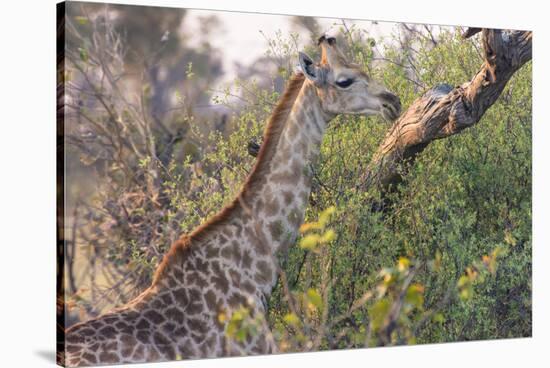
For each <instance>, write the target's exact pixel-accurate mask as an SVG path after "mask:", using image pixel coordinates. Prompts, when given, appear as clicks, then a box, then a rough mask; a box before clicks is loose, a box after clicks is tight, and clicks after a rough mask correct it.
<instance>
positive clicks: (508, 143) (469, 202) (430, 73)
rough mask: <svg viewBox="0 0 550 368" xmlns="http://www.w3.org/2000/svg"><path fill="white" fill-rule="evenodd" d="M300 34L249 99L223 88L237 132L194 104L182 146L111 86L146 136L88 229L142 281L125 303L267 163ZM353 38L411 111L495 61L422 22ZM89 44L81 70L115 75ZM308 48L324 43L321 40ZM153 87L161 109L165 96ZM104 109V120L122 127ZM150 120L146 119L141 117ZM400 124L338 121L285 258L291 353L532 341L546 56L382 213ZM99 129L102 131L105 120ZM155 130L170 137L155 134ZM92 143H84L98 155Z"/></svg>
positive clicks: (281, 304) (184, 119) (425, 160)
mask: <svg viewBox="0 0 550 368" xmlns="http://www.w3.org/2000/svg"><path fill="white" fill-rule="evenodd" d="M83 26H85V24H84V25H83ZM293 37H296V36H292V37H290V38H289V39H288V40H287V39H286V38H285V37H282V35H279V36H277V37H276V38H275V39H274V40H271V42H270V49H269V51H268V54H267V56H268V57H272V58H273V60H275V61H276V62H277V69H276V70H275V71H274V72H273V73H272V75H270V79H271V81H273V83H270V84H267V86H265V85H260V84H258V83H256V82H255V81H254V80H242V81H241V80H239V81H235V85H234V86H233V87H234V88H236V91H237V92H235V90H233V91H231V94H234V93H239V94H240V96H244V97H243V98H241V99H240V100H238V102H235V100H234V99H232V98H231V96H230V91H226V94H225V95H223V94H222V95H220V96H218V97H217V99H216V102H217V103H219V104H222V105H226V106H229V107H230V108H231V111H232V113H231V115H230V117H229V122H228V123H227V126H225V127H224V128H223V129H215V124H214V123H212V122H208V121H206V120H205V119H200V118H199V117H197V116H195V114H194V113H193V110H192V109H189V108H184V107H182V108H181V109H179V110H176V111H175V112H174V113H173V114H171V115H169V116H168V117H167V118H166V123H165V124H166V125H167V128H168V130H173V131H176V130H177V129H179V128H178V127H179V126H183V125H184V126H185V127H186V128H185V133H184V135H183V136H182V137H179V136H178V137H177V139H176V138H174V139H173V141H167V140H166V139H165V137H164V136H162V135H161V134H162V130H156V129H150V130H147V124H152V125H153V124H155V122H154V119H150V120H151V122H149V120H148V119H149V118H148V117H147V116H146V114H145V116H143V115H142V114H137V113H136V114H135V113H134V112H133V111H132V109H133V107H132V105H131V104H128V105H125V102H124V101H123V99H121V98H120V96H119V97H118V98H117V92H116V91H114V92H105V95H104V97H105V98H106V99H107V100H109V101H112V102H113V104H112V105H110V106H111V107H110V108H111V109H112V110H113V114H114V115H115V116H119V117H120V118H121V121H123V122H124V124H125V125H126V127H125V128H123V129H121V130H120V131H122V132H123V133H124V134H127V135H129V136H130V135H132V136H133V137H134V138H132V140H131V144H129V147H130V148H128V147H126V146H127V145H125V144H120V146H121V148H120V151H119V150H118V146H117V143H116V142H115V143H113V145H114V147H113V149H112V152H113V154H112V157H102V158H101V160H100V161H101V163H100V164H99V163H98V161H97V157H96V160H94V161H93V162H94V163H93V167H94V169H93V173H94V175H97V177H99V178H100V179H99V180H98V181H99V182H103V183H104V184H98V186H97V188H96V189H95V191H94V193H93V195H92V196H90V197H89V198H88V199H87V200H85V201H84V202H86V205H85V206H83V208H81V209H80V210H79V211H80V212H81V213H83V215H82V216H85V219H86V222H87V223H88V224H89V225H88V226H87V227H86V228H84V229H82V231H81V234H80V235H75V236H76V237H79V238H82V239H83V240H81V241H83V242H84V241H90V242H91V243H93V244H96V245H97V244H100V245H101V246H100V247H98V248H97V249H96V252H97V256H98V258H103V259H105V260H107V261H106V263H105V265H104V266H105V267H107V266H106V265H107V264H108V265H109V267H112V268H113V269H115V270H116V272H117V273H120V274H125V275H131V277H129V278H128V280H130V284H129V285H127V286H126V287H125V288H117V289H116V292H117V293H120V294H121V295H123V297H124V298H123V299H122V300H124V299H125V298H126V297H129V296H131V295H134V294H135V292H136V291H139V290H141V288H143V287H144V286H146V285H147V284H148V282H149V280H150V277H151V275H152V272H153V270H154V267H155V266H156V264H157V262H158V261H159V259H160V256H161V255H162V254H163V253H164V252H165V251H166V250H167V248H168V247H169V245H170V243H171V242H172V241H173V240H174V239H175V238H176V237H177V236H178V235H179V234H180V233H182V232H187V231H190V230H191V229H193V228H194V227H195V226H197V225H198V224H200V223H201V222H202V221H204V220H205V219H206V218H208V217H209V216H211V215H212V214H214V213H215V212H216V211H218V210H219V209H220V208H221V207H222V206H223V205H224V203H227V202H228V201H229V200H231V199H232V198H233V197H234V195H235V194H236V193H237V191H238V190H239V189H240V183H242V181H243V180H244V178H245V176H246V174H247V172H248V170H250V168H251V167H252V165H253V162H254V158H253V157H251V156H250V155H249V154H248V152H247V145H248V143H249V142H250V141H251V140H254V141H259V140H260V137H261V134H262V130H263V127H264V124H265V122H266V120H267V118H268V116H269V114H270V112H271V110H272V108H273V105H274V103H275V102H276V101H277V99H278V97H279V95H280V91H277V90H275V89H274V87H273V86H275V85H276V83H275V81H276V80H279V79H283V80H286V79H288V78H289V76H290V75H291V73H292V70H291V68H292V65H293V63H294V60H295V59H293V57H294V56H295V55H296V54H297V50H296V48H295V42H293V41H292V40H293ZM342 37H343V38H345V39H346V40H347V41H348V44H349V45H350V46H349V47H348V49H347V50H346V52H347V53H348V54H349V56H350V57H351V58H353V59H354V60H355V61H356V62H358V63H361V64H362V65H364V67H365V69H366V70H368V71H369V73H370V74H371V75H372V77H373V78H375V79H377V80H379V81H381V82H382V83H383V84H385V85H386V86H387V87H388V89H390V90H392V91H393V92H395V93H396V94H397V95H398V96H400V98H401V101H402V104H403V106H404V107H405V108H406V107H407V106H408V105H410V103H411V102H412V101H413V100H414V99H415V98H417V97H418V96H419V95H421V94H422V92H423V91H425V90H427V89H429V88H431V87H432V86H434V85H436V84H439V83H449V84H451V85H460V84H462V83H464V82H467V81H469V80H470V79H471V78H472V77H473V76H474V75H475V73H476V72H477V70H478V69H479V67H480V65H481V64H482V62H483V60H482V57H481V55H480V52H479V49H480V45H479V43H478V42H477V41H475V40H468V41H465V40H463V39H461V38H460V37H459V36H458V32H456V30H447V29H442V30H441V31H440V32H439V33H437V35H436V36H435V38H434V37H433V35H432V34H429V35H428V34H427V33H422V32H420V31H417V32H416V33H409V38H408V39H406V42H385V43H378V42H377V40H374V39H372V38H370V37H367V36H365V33H364V32H362V31H361V30H359V29H353V28H352V29H348V28H344V29H342ZM394 41H395V40H394ZM399 41H402V40H401V39H400V40H399ZM86 47H87V46H82V50H84V49H85V54H84V56H83V55H82V52H81V54H80V55H75V56H74V58H73V59H72V63H73V64H74V65H77V66H78V67H74V66H73V68H72V70H73V72H74V73H75V74H78V73H80V74H84V73H87V72H89V73H91V72H92V71H93V70H94V68H96V69H97V68H101V63H99V62H97V63H96V64H94V57H95V54H94V50H93V47H91V46H90V47H87V48H86ZM96 51H97V50H96ZM308 51H309V53H310V54H312V55H314V54H315V53H316V52H317V51H316V48H315V46H313V44H312V45H311V46H309V47H308ZM96 54H97V53H96ZM98 57H100V56H98ZM69 70H71V68H69ZM113 73H115V72H113ZM73 78H77V77H76V76H73ZM194 78H195V79H196V78H200V75H195V74H194V72H193V65H192V64H190V65H188V73H187V75H186V80H187V81H188V83H192V82H193V80H194ZM112 87H113V86H112V85H111V86H110V88H112ZM106 90H107V91H109V88H106ZM142 93H143V98H142V102H143V103H144V104H145V105H147V103H148V98H151V96H150V95H149V94H148V93H150V91H148V89H147V88H145V87H144V88H143V91H142ZM105 110H106V109H105V108H99V111H100V112H96V115H95V116H96V117H93V118H90V120H93V121H94V122H95V123H96V125H99V126H100V127H101V126H109V127H108V128H106V129H107V132H106V133H104V134H112V133H110V132H109V129H114V128H112V125H109V122H110V121H111V120H110V118H109V117H108V115H109V111H105ZM136 110H137V109H136ZM104 115H105V116H107V117H104ZM137 116H139V119H141V120H140V121H134V120H133V119H136V118H137ZM115 120H116V119H115ZM388 128H389V125H388V123H387V122H385V121H383V120H382V119H380V118H376V117H374V118H364V117H355V116H340V117H337V118H336V119H335V120H334V121H333V122H332V123H331V125H330V127H329V129H328V132H327V134H326V136H325V139H324V143H323V145H322V148H321V158H320V161H319V164H318V166H317V168H316V170H315V175H314V184H313V192H312V195H311V198H310V205H309V207H308V210H307V214H306V225H304V226H303V228H302V230H303V234H302V236H301V237H300V239H299V240H298V242H297V244H296V246H294V247H292V248H291V249H290V251H289V253H288V254H287V255H284V256H282V257H281V260H280V261H281V265H282V269H283V270H284V274H283V275H282V277H280V279H279V282H278V284H277V286H276V288H275V290H274V292H273V294H272V296H271V298H270V300H269V314H268V316H267V322H268V323H269V325H270V326H271V327H272V330H273V331H274V336H275V338H276V341H277V342H278V344H279V347H280V349H281V350H282V351H296V350H300V351H302V350H317V349H329V348H330V349H334V348H350V347H361V346H374V345H391V344H406V343H430V342H448V341H463V340H476V339H492V338H509V337H521V336H530V335H531V245H532V239H531V208H532V201H531V64H530V63H529V64H527V65H526V66H524V67H523V68H522V69H520V70H519V71H518V72H517V73H516V75H514V76H513V78H512V79H511V80H510V82H509V83H508V85H507V87H506V89H505V90H504V92H503V94H502V95H501V97H500V98H499V100H498V101H497V102H496V103H495V105H494V106H493V107H491V108H490V109H489V110H488V111H487V113H486V114H485V115H484V117H483V118H482V120H481V121H480V122H479V124H477V125H476V126H474V127H473V128H471V129H468V130H466V131H464V132H462V133H461V134H458V135H456V136H453V137H450V138H448V139H443V140H439V141H436V142H434V143H432V144H431V145H430V146H429V147H428V148H427V149H426V150H425V151H424V152H422V154H421V155H420V156H419V157H418V158H417V160H416V162H415V163H414V165H413V166H412V167H411V169H410V170H409V171H408V172H407V174H406V175H405V177H404V181H403V182H402V183H401V184H400V186H399V187H398V189H397V190H396V191H395V192H393V193H392V194H391V198H390V201H389V203H390V204H389V206H386V207H385V208H384V209H383V210H381V209H380V206H377V203H379V201H380V193H379V192H378V189H377V188H376V187H374V186H373V187H372V188H368V190H360V189H358V187H359V186H358V184H359V183H360V182H361V179H362V178H363V177H364V174H365V171H366V170H367V166H368V164H369V162H370V159H371V157H372V155H373V153H374V151H375V150H376V148H377V147H378V144H379V143H380V142H381V140H382V139H383V137H384V135H385V133H386V131H387V129H388ZM90 129H92V130H93V131H94V134H95V135H96V136H101V134H102V132H101V131H100V130H99V129H97V127H95V128H94V126H93V125H92V126H91V128H90ZM142 130H145V133H143V132H142ZM142 134H158V136H155V137H154V138H153V142H148V140H147V139H144V138H143V137H142V136H141V135H142ZM182 134H183V133H182ZM166 142H169V144H171V146H170V152H171V156H170V157H169V158H168V159H166V160H164V161H163V160H160V159H158V157H159V156H160V155H159V154H158V153H159V152H160V151H162V150H164V149H165V148H166V145H167V144H168V143H166ZM95 143H96V144H99V143H98V142H97V141H96V142H95ZM152 145H153V148H152V147H151V146H152ZM78 147H79V146H78V145H75V148H73V149H75V152H78V154H79V155H81V156H82V157H85V156H86V152H82V150H79V148H78ZM115 148H116V149H115ZM109 152H110V151H109ZM113 272H114V271H113ZM107 284H108V285H109V282H107ZM111 284H112V283H111ZM110 286H112V285H110ZM76 288H77V289H78V286H77V287H76ZM113 290H115V289H113ZM76 294H78V295H80V297H79V298H77V304H78V305H80V306H85V309H86V310H87V311H88V312H89V313H91V314H95V313H98V312H99V311H100V309H101V308H104V307H106V306H105V305H104V306H102V307H100V309H95V310H94V305H96V304H94V301H93V300H92V298H91V297H90V295H89V294H87V292H84V291H83V292H80V293H76ZM124 294H126V295H124ZM113 303H115V304H116V303H117V301H116V300H115V301H113ZM223 318H231V323H230V324H229V326H231V327H230V331H228V334H229V335H230V336H232V337H235V338H243V337H244V336H246V334H247V333H254V329H253V328H251V327H250V326H251V323H252V322H250V323H248V322H247V311H246V310H243V311H239V313H238V314H237V315H235V316H223Z"/></svg>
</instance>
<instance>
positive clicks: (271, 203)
mask: <svg viewBox="0 0 550 368" xmlns="http://www.w3.org/2000/svg"><path fill="white" fill-rule="evenodd" d="M277 213H279V200H278V199H277V197H274V196H272V197H271V198H269V200H268V201H267V202H266V204H265V214H266V215H267V216H274V215H276V214H277Z"/></svg>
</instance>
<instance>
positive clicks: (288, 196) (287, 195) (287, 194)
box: [283, 190, 294, 206]
mask: <svg viewBox="0 0 550 368" xmlns="http://www.w3.org/2000/svg"><path fill="white" fill-rule="evenodd" d="M293 200H294V193H292V192H291V191H288V190H285V191H283V201H284V203H285V205H286V206H288V205H290V204H291V203H292V201H293Z"/></svg>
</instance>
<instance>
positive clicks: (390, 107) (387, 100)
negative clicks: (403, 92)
mask: <svg viewBox="0 0 550 368" xmlns="http://www.w3.org/2000/svg"><path fill="white" fill-rule="evenodd" d="M381 98H382V99H383V102H382V107H381V108H380V114H381V115H382V117H383V118H384V119H386V120H388V121H394V120H396V119H397V118H398V117H399V115H400V114H401V101H400V100H399V97H397V96H396V95H394V94H392V93H389V92H386V93H383V94H382V96H381Z"/></svg>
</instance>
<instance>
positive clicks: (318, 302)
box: [307, 289, 323, 309]
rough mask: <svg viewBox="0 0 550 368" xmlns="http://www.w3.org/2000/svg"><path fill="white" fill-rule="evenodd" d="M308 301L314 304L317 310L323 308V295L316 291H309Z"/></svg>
mask: <svg viewBox="0 0 550 368" xmlns="http://www.w3.org/2000/svg"><path fill="white" fill-rule="evenodd" d="M307 299H308V301H309V302H310V303H311V304H313V305H314V306H315V307H316V308H317V309H321V308H323V299H322V298H321V295H320V294H319V293H318V292H317V290H315V289H309V290H308V291H307Z"/></svg>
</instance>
